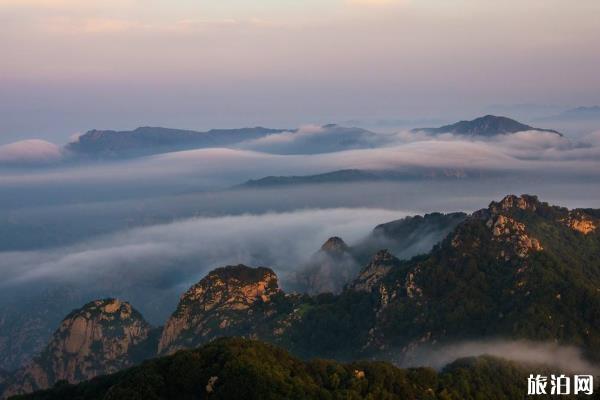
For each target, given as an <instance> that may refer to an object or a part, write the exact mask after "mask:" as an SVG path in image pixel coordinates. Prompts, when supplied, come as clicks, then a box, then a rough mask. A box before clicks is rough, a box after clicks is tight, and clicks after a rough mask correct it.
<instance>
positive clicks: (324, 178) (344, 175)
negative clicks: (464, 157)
mask: <svg viewBox="0 0 600 400" xmlns="http://www.w3.org/2000/svg"><path fill="white" fill-rule="evenodd" d="M478 173H479V174H481V171H478ZM467 176H469V171H465V170H464V169H452V168H440V169H434V168H419V167H414V168H404V169H403V170H402V171H394V170H361V169H342V170H337V171H331V172H325V173H322V174H315V175H300V176H266V177H263V178H259V179H250V180H248V181H246V182H244V183H242V184H241V185H237V186H235V187H234V189H262V188H271V187H281V186H293V185H313V184H322V183H349V182H375V181H382V182H383V181H410V180H415V179H423V178H425V179H461V178H466V177H467Z"/></svg>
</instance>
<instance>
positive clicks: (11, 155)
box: [0, 139, 62, 165]
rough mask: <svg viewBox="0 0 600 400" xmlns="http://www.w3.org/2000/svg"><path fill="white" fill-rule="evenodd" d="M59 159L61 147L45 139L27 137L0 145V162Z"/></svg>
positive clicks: (25, 162)
mask: <svg viewBox="0 0 600 400" xmlns="http://www.w3.org/2000/svg"><path fill="white" fill-rule="evenodd" d="M61 159H62V150H61V148H60V147H59V146H57V145H55V144H54V143H50V142H47V141H45V140H40V139H29V140H22V141H19V142H14V143H10V144H5V145H3V146H0V164H17V165H18V164H47V163H53V162H57V161H60V160H61Z"/></svg>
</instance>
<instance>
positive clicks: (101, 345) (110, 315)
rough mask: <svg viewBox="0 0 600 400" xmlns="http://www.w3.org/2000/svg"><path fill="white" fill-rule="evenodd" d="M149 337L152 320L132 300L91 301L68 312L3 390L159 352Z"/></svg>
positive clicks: (91, 373) (87, 374) (78, 377)
mask: <svg viewBox="0 0 600 400" xmlns="http://www.w3.org/2000/svg"><path fill="white" fill-rule="evenodd" d="M149 340H150V342H151V340H152V328H151V326H150V325H149V324H148V323H147V322H146V321H145V320H144V318H143V317H142V316H141V314H140V313H139V312H138V311H136V310H135V309H134V308H133V307H131V305H130V304H129V303H126V302H121V301H119V300H116V299H105V300H96V301H93V302H90V303H88V304H86V305H85V306H83V307H82V308H80V309H77V310H74V311H73V312H71V313H70V314H69V315H67V316H66V317H65V319H64V320H63V321H62V323H61V324H60V326H59V328H58V329H57V330H56V331H55V332H54V335H53V336H52V338H51V340H50V342H49V343H48V345H47V346H46V348H45V349H44V350H43V351H42V353H41V354H40V356H39V357H36V358H35V359H34V360H33V361H32V362H31V363H29V364H28V365H27V366H26V367H24V368H22V369H21V370H19V371H18V372H17V373H16V374H15V375H14V376H13V377H11V378H9V379H8V380H7V382H6V386H7V388H6V391H5V392H4V396H6V395H11V394H18V393H25V392H31V391H32V390H36V389H43V388H47V387H50V386H52V385H53V384H54V383H56V382H58V381H62V380H66V381H69V382H79V381H82V380H86V379H90V378H93V377H95V376H98V375H103V374H107V373H112V372H116V371H118V370H121V369H123V368H126V367H128V366H131V365H133V364H135V363H138V362H140V361H142V359H143V358H144V357H145V355H146V353H147V354H148V355H150V356H152V355H153V354H155V347H154V346H153V345H152V343H150V344H149V347H150V351H147V349H145V348H144V346H146V345H148V342H149ZM155 344H156V343H154V345H155Z"/></svg>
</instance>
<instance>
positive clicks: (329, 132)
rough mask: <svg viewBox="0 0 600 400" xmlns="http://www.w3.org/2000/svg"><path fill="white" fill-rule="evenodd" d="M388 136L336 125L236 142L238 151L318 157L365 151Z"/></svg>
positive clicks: (307, 128) (307, 127)
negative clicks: (323, 154) (357, 150)
mask: <svg viewBox="0 0 600 400" xmlns="http://www.w3.org/2000/svg"><path fill="white" fill-rule="evenodd" d="M388 140H389V137H388V135H378V134H376V133H374V132H371V131H368V130H366V129H362V128H357V127H344V126H340V125H336V124H327V125H322V126H304V127H301V128H299V129H297V130H295V131H293V132H292V131H288V132H283V133H281V134H275V135H270V136H265V137H261V138H258V139H254V140H247V141H245V142H244V143H240V146H239V147H240V148H243V149H248V150H255V151H261V152H266V153H272V154H322V153H331V152H336V151H342V150H352V149H369V148H374V147H378V146H380V145H382V144H385V143H387V141H388Z"/></svg>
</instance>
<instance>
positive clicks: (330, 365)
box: [19, 338, 573, 400]
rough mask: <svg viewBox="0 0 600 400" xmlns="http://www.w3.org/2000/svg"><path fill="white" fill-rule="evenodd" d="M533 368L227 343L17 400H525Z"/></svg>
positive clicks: (543, 369)
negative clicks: (438, 366)
mask: <svg viewBox="0 0 600 400" xmlns="http://www.w3.org/2000/svg"><path fill="white" fill-rule="evenodd" d="M531 368H535V371H536V372H538V373H545V372H546V371H548V368H547V367H544V366H529V367H526V366H523V365H518V364H516V363H514V362H509V361H504V360H501V359H498V358H493V357H478V358H466V359H460V360H457V361H455V362H454V363H452V364H450V365H448V366H446V367H445V368H444V369H443V370H441V371H439V372H438V371H435V370H433V369H429V368H413V369H400V368H397V367H395V366H394V365H392V364H390V363H387V362H373V361H370V362H369V361H360V362H352V363H348V364H341V363H338V362H336V361H329V360H312V361H303V360H300V359H298V358H296V357H294V356H293V355H291V354H290V353H288V352H286V351H285V350H282V349H280V348H277V347H275V346H271V345H268V344H265V343H261V342H258V341H251V340H245V339H239V338H233V339H231V338H230V339H220V340H216V341H214V342H212V343H210V344H207V345H204V346H202V347H200V348H198V349H195V350H186V351H181V352H178V353H177V354H174V355H171V356H168V357H162V358H158V359H154V360H151V361H148V362H146V363H144V364H142V365H140V366H138V367H134V368H131V369H129V370H127V371H123V372H121V373H116V374H113V375H108V376H103V377H100V378H97V379H94V380H92V381H89V382H85V383H81V384H79V385H69V384H60V385H57V386H55V387H54V388H52V389H50V390H47V391H43V392H37V393H34V394H31V395H28V396H22V397H19V399H31V400H35V399H44V400H55V399H56V400H58V399H60V400H71V399H72V400H75V399H77V400H92V399H107V400H112V399H175V398H177V399H204V398H215V399H246V400H254V399H256V400H259V399H298V400H300V399H303V400H304V399H315V400H316V399H422V400H435V399H443V400H458V399H462V400H471V399H473V400H475V399H516V398H522V397H523V396H524V393H527V377H528V375H529V374H530V371H531ZM561 397H563V396H561ZM564 398H573V397H569V396H564Z"/></svg>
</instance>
